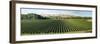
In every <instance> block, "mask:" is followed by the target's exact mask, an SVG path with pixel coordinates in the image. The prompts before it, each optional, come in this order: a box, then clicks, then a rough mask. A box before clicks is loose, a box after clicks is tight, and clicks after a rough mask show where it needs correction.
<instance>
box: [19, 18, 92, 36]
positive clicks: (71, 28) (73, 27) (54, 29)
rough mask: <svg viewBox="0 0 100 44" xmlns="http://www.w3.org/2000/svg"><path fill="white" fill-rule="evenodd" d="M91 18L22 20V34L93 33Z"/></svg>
mask: <svg viewBox="0 0 100 44" xmlns="http://www.w3.org/2000/svg"><path fill="white" fill-rule="evenodd" d="M88 20H91V19H63V20H54V19H45V20H42V19H40V20H35V19H30V20H21V35H31V34H58V33H91V32H92V22H91V21H88Z"/></svg>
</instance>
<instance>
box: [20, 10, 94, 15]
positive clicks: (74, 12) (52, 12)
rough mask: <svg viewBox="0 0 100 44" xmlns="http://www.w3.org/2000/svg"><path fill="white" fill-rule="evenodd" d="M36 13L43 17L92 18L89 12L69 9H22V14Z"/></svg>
mask: <svg viewBox="0 0 100 44" xmlns="http://www.w3.org/2000/svg"><path fill="white" fill-rule="evenodd" d="M28 13H35V14H39V15H42V16H50V15H51V16H53V15H55V16H57V15H62V14H64V15H74V16H81V17H92V11H89V10H68V9H43V8H21V14H28Z"/></svg>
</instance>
